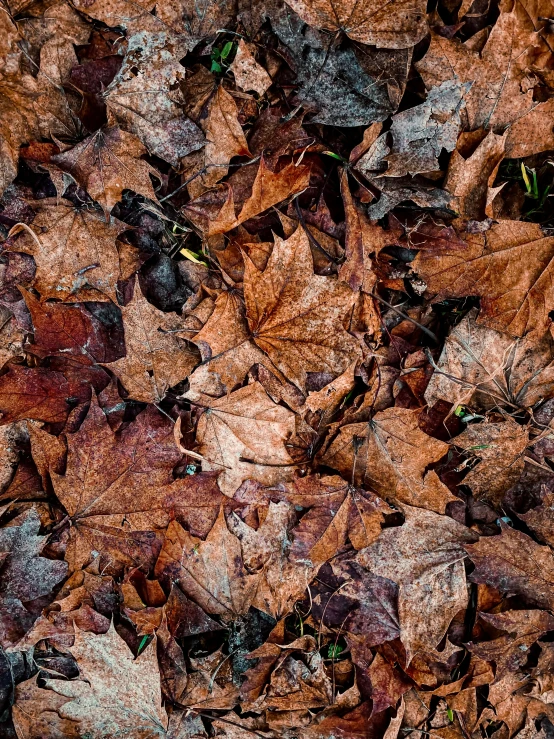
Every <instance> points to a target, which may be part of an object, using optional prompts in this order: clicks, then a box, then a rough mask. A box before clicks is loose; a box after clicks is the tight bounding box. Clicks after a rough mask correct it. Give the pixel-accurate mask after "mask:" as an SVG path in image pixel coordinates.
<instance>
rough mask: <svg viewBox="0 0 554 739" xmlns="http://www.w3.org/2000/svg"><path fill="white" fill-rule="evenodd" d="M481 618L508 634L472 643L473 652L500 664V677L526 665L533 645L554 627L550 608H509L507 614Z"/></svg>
mask: <svg viewBox="0 0 554 739" xmlns="http://www.w3.org/2000/svg"><path fill="white" fill-rule="evenodd" d="M479 617H480V618H481V619H482V620H483V621H484V622H485V624H488V625H490V626H492V627H493V628H494V629H498V631H503V632H505V635H504V636H500V637H498V638H497V639H492V640H491V641H486V642H481V643H478V644H475V643H470V644H469V645H468V648H469V649H470V651H471V653H472V654H474V655H476V656H477V657H479V659H482V660H484V661H486V662H494V663H495V665H496V675H495V677H496V680H499V679H500V678H501V677H503V676H504V675H505V674H506V672H511V673H513V672H516V671H517V669H518V668H519V667H521V666H523V665H524V664H525V663H526V662H527V660H528V658H529V655H528V654H527V652H528V651H529V649H530V647H532V646H533V644H534V643H535V642H536V641H537V640H538V639H539V638H540V637H541V636H542V635H543V634H544V633H545V632H546V631H551V630H552V628H554V618H553V617H552V616H551V615H550V614H549V613H547V612H546V611H506V612H504V613H496V614H492V613H480V614H479Z"/></svg>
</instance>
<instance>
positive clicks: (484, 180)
mask: <svg viewBox="0 0 554 739" xmlns="http://www.w3.org/2000/svg"><path fill="white" fill-rule="evenodd" d="M461 138H463V134H462V137H461ZM459 143H461V141H460V142H459ZM462 147H463V144H462ZM505 147H506V137H505V136H497V135H496V134H495V133H493V132H492V131H489V133H488V134H487V135H486V136H485V137H484V139H483V140H482V141H481V142H480V143H479V144H478V146H477V148H476V149H475V151H473V152H472V153H471V155H469V156H467V155H466V156H463V155H462V154H461V153H460V152H459V151H458V148H456V150H455V151H454V152H452V156H451V157H450V161H449V163H448V172H447V175H446V181H445V183H444V187H445V189H446V190H448V192H450V193H452V196H453V197H452V203H451V207H452V209H453V210H455V211H456V212H457V213H459V215H460V217H461V218H475V219H477V220H481V219H483V218H484V217H485V215H493V212H492V211H493V207H492V203H493V200H494V198H495V197H496V194H497V192H498V191H499V190H501V189H502V187H503V185H499V186H498V187H497V188H495V187H493V184H494V181H495V179H496V175H497V172H498V166H499V164H500V162H501V161H502V159H503V158H504V153H505Z"/></svg>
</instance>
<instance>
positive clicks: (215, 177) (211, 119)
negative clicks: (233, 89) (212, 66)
mask: <svg viewBox="0 0 554 739" xmlns="http://www.w3.org/2000/svg"><path fill="white" fill-rule="evenodd" d="M237 116H238V109H237V106H236V103H235V101H234V99H233V97H232V96H231V95H230V94H229V93H228V92H227V91H226V90H225V88H224V87H223V85H220V86H219V87H218V88H217V90H216V91H215V94H214V96H213V97H212V100H211V102H210V109H209V111H208V115H207V118H206V121H205V122H203V129H204V133H205V134H206V146H205V148H204V167H205V168H206V174H204V175H203V176H202V185H203V186H204V187H206V188H208V187H213V185H215V184H216V183H217V182H219V180H221V179H222V178H223V177H225V175H226V174H227V172H228V164H229V162H230V161H231V159H232V158H233V157H236V156H247V157H251V156H252V155H251V153H250V151H249V149H248V144H247V142H246V138H245V136H244V132H243V130H242V128H241V125H240V123H239V122H238V120H237Z"/></svg>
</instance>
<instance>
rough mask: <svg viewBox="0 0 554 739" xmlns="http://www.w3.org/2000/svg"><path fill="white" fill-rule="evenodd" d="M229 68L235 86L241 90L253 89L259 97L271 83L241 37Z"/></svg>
mask: <svg viewBox="0 0 554 739" xmlns="http://www.w3.org/2000/svg"><path fill="white" fill-rule="evenodd" d="M229 69H230V71H231V72H232V73H233V74H234V75H235V81H236V83H237V87H240V89H241V90H244V91H248V90H254V92H257V93H258V95H259V96H260V97H261V96H262V95H263V94H264V92H265V91H266V90H267V88H268V87H270V85H271V77H270V76H269V75H268V73H267V72H266V71H265V69H264V68H263V67H261V66H260V65H259V64H258V62H257V61H256V59H255V58H254V55H253V54H252V51H251V49H250V48H249V46H248V45H247V44H246V43H245V42H244V40H243V39H241V40H240V41H239V45H238V47H237V53H236V54H235V58H234V59H233V63H232V64H231V66H230V67H229Z"/></svg>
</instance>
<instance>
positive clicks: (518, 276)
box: [412, 221, 554, 336]
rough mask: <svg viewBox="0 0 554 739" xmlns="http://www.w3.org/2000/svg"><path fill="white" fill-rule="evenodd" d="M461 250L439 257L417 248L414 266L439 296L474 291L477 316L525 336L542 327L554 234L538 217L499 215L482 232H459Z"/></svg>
mask: <svg viewBox="0 0 554 739" xmlns="http://www.w3.org/2000/svg"><path fill="white" fill-rule="evenodd" d="M463 238H464V239H465V240H466V241H467V243H468V249H467V250H465V251H459V250H452V251H445V252H443V253H442V254H441V255H440V256H439V257H435V256H431V255H429V254H427V253H426V252H420V253H419V254H418V256H417V257H416V258H415V260H414V262H413V263H412V266H413V269H414V270H415V271H416V272H417V274H419V275H420V276H421V277H422V278H423V280H425V283H426V285H427V289H428V291H429V293H431V294H433V295H434V296H436V298H435V299H437V300H444V299H445V298H454V297H461V296H466V295H477V296H479V297H480V298H481V312H480V316H479V320H480V322H481V323H484V324H485V325H486V326H489V327H490V328H494V329H496V330H497V331H505V332H507V333H509V334H511V335H512V336H523V335H524V334H526V333H527V332H529V331H532V330H533V329H535V328H546V326H547V325H548V321H549V319H548V313H549V311H551V310H552V309H553V308H554V299H553V298H552V297H551V296H552V289H551V283H552V280H553V279H554V278H553V269H554V262H553V260H552V258H553V257H554V237H552V236H550V237H544V236H543V233H542V231H541V228H540V226H539V225H538V224H536V223H526V222H524V221H499V222H498V223H495V224H494V225H493V226H492V227H491V228H490V230H489V231H487V232H485V233H484V234H463Z"/></svg>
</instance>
